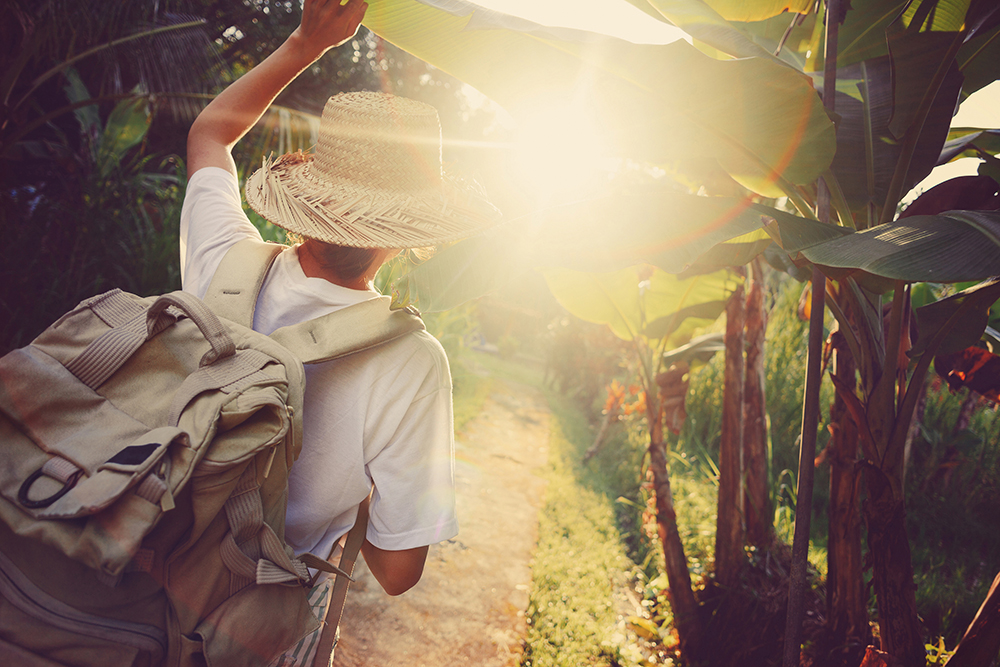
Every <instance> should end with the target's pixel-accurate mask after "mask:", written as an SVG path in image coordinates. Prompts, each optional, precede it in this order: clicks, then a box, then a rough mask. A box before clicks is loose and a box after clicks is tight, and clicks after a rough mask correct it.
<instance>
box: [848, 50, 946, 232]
mask: <svg viewBox="0 0 1000 667" xmlns="http://www.w3.org/2000/svg"><path fill="white" fill-rule="evenodd" d="M900 57H902V56H900ZM907 67H912V72H913V73H914V74H913V75H906V76H903V77H896V78H895V79H894V76H893V73H894V72H895V71H898V70H899V69H900V68H903V69H905V68H907ZM921 76H922V77H924V78H925V79H926V78H927V77H928V76H929V73H928V72H927V70H926V67H925V66H924V65H921V64H919V63H911V62H907V61H905V60H904V61H902V62H897V63H896V69H895V70H894V69H892V68H891V66H890V62H889V59H888V58H878V59H875V60H870V61H865V62H864V63H862V64H861V65H859V66H852V67H848V68H842V69H841V70H840V71H838V80H839V79H841V78H843V79H846V80H858V81H859V83H858V88H859V90H860V91H861V92H862V94H863V99H862V100H860V101H859V100H856V99H852V98H851V97H849V96H844V95H838V96H837V113H838V114H839V115H840V117H841V119H840V123H839V124H838V127H837V155H836V156H835V157H834V160H833V164H832V166H831V170H832V171H833V173H834V174H835V175H836V177H837V181H838V182H839V183H840V186H841V189H842V191H843V193H844V197H845V198H846V200H847V203H848V205H849V206H850V208H851V210H852V211H861V210H864V209H865V207H866V206H868V204H874V205H875V206H876V207H877V208H878V209H879V210H881V209H882V207H883V206H885V204H886V197H887V196H888V190H889V184H890V182H891V180H892V177H893V174H894V172H895V170H896V166H897V163H898V161H899V160H900V157H901V145H900V141H899V137H898V136H896V135H894V134H893V132H892V131H891V130H890V125H891V122H892V121H895V120H898V119H901V118H903V117H904V116H905V117H906V118H909V119H910V120H912V117H913V113H914V112H915V111H916V108H917V107H918V106H919V104H920V102H921V100H922V98H921V97H919V95H921V94H922V92H923V90H922V89H920V90H916V91H915V90H914V88H915V87H914V86H912V85H911V86H909V87H908V88H906V90H908V91H910V92H909V93H907V94H905V95H904V92H903V91H901V90H899V88H895V89H896V94H895V95H894V94H893V91H894V86H898V87H904V86H903V83H902V82H900V81H898V79H902V80H903V81H911V82H912V81H914V80H915V78H916V79H918V78H919V77H921ZM959 82H960V78H955V77H954V76H953V77H952V78H949V79H947V80H946V83H945V85H943V86H942V88H941V90H940V91H939V93H938V95H937V97H936V98H935V100H934V103H933V105H932V107H931V111H930V113H929V114H928V117H927V120H926V121H925V122H924V126H923V131H922V132H921V134H920V136H919V138H918V141H917V145H916V148H915V150H914V154H913V157H912V158H911V160H910V165H909V170H908V171H907V175H906V178H905V181H904V185H903V189H904V191H908V190H909V189H910V188H912V187H913V186H914V185H916V184H917V183H919V182H920V181H921V180H922V179H923V178H925V177H926V176H927V174H929V173H930V172H931V170H932V169H933V168H934V166H935V165H936V164H937V163H938V160H939V158H940V154H941V145H942V143H943V142H944V141H945V138H946V136H947V132H948V126H949V124H950V123H951V117H952V112H953V110H954V107H955V97H956V96H957V94H958V85H959ZM922 83H923V85H924V86H925V87H926V81H923V82H922ZM916 88H919V86H916ZM914 95H918V97H914ZM860 226H862V227H863V226H866V225H860Z"/></svg>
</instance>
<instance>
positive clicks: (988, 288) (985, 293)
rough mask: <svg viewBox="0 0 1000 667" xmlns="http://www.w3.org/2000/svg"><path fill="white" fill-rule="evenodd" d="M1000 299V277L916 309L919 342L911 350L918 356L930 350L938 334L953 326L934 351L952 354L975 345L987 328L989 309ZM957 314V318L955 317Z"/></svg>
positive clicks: (937, 353)
mask: <svg viewBox="0 0 1000 667" xmlns="http://www.w3.org/2000/svg"><path fill="white" fill-rule="evenodd" d="M997 299H1000V278H992V279H990V280H987V281H984V282H982V283H980V284H978V285H976V286H974V287H970V288H968V289H966V290H963V291H961V292H959V293H958V294H955V295H953V296H950V297H948V298H947V299H942V300H941V301H936V302H934V303H931V304H928V305H926V306H923V307H922V308H917V310H916V315H917V331H918V336H917V342H916V344H915V345H914V346H913V349H912V350H911V352H910V355H911V356H912V357H917V356H919V355H921V354H923V353H924V352H926V351H927V350H928V345H930V344H931V342H932V341H933V339H934V337H935V335H937V334H938V332H940V331H941V330H942V329H944V328H946V327H948V326H949V323H950V326H951V329H950V330H949V331H947V333H946V334H945V337H944V338H943V340H942V342H941V344H940V346H939V347H938V348H937V349H936V350H932V351H931V352H932V353H933V354H934V355H935V356H937V355H947V354H953V353H955V352H958V351H960V350H964V349H965V348H967V347H971V346H972V345H975V344H976V342H977V341H979V339H980V338H981V337H982V335H983V332H984V331H985V330H986V325H987V323H988V319H989V309H990V306H992V305H993V303H994V302H996V301H997ZM956 315H958V317H956Z"/></svg>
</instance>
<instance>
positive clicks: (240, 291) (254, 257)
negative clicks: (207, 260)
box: [203, 238, 284, 328]
mask: <svg viewBox="0 0 1000 667" xmlns="http://www.w3.org/2000/svg"><path fill="white" fill-rule="evenodd" d="M283 249H284V246H282V245H279V244H277V243H267V242H265V241H260V240H258V239H254V238H245V239H243V240H242V241H237V242H236V244H235V245H234V246H233V247H232V248H230V249H229V250H228V251H226V254H225V256H224V257H223V258H222V263H221V264H219V268H218V269H216V271H215V275H214V276H212V282H211V283H210V284H209V286H208V292H207V293H206V294H205V298H204V299H203V301H204V302H205V303H206V304H207V305H208V307H209V308H211V309H212V310H213V311H214V312H215V314H216V315H219V316H221V317H224V318H226V319H227V320H230V321H232V322H236V323H237V324H242V325H243V326H245V327H248V328H250V327H252V326H253V313H254V310H255V309H256V307H257V296H258V295H259V294H260V288H261V287H262V286H263V285H264V278H265V277H266V276H267V272H268V271H270V270H271V265H272V264H274V260H275V259H276V258H277V257H278V255H279V254H280V253H281V251H282V250H283Z"/></svg>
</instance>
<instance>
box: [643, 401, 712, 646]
mask: <svg viewBox="0 0 1000 667" xmlns="http://www.w3.org/2000/svg"><path fill="white" fill-rule="evenodd" d="M646 417H647V420H648V422H649V467H650V469H651V470H652V471H653V490H654V493H655V495H656V529H657V532H658V533H659V536H660V543H661V544H662V545H663V558H664V569H665V571H666V573H667V585H668V586H669V588H670V604H671V606H672V608H673V612H674V627H675V628H677V637H678V640H679V641H680V647H681V652H682V653H683V654H684V655H685V657H687V658H689V659H695V658H696V657H697V656H698V655H699V654H700V651H701V646H702V645H703V644H702V641H703V636H704V633H703V631H702V624H701V618H700V617H699V615H698V601H697V600H696V599H695V596H694V591H693V590H692V589H691V574H690V572H689V571H688V563H687V556H686V555H685V554H684V545H683V544H682V543H681V536H680V533H679V532H678V531H677V513H676V512H675V511H674V500H673V495H672V494H671V491H670V473H669V471H668V469H667V448H666V445H665V443H664V441H663V422H662V420H661V415H660V401H659V397H658V396H655V395H654V394H653V392H647V394H646Z"/></svg>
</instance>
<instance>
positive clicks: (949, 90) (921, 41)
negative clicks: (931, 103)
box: [889, 31, 962, 142]
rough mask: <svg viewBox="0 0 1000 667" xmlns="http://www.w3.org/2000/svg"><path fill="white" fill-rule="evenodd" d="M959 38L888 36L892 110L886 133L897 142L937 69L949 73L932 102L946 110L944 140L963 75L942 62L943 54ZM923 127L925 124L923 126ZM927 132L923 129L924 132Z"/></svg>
mask: <svg viewBox="0 0 1000 667" xmlns="http://www.w3.org/2000/svg"><path fill="white" fill-rule="evenodd" d="M958 37H959V36H958V35H957V33H952V32H922V33H917V34H912V33H909V32H902V33H900V32H896V31H892V32H890V35H889V55H890V60H891V62H892V90H893V93H894V94H893V110H892V120H891V121H890V122H889V131H890V132H891V133H892V135H893V136H895V137H896V138H897V139H902V137H903V135H904V134H905V133H906V131H907V129H908V128H909V127H910V125H911V124H912V123H913V121H914V118H915V117H916V113H917V109H918V107H919V106H920V104H921V102H923V100H924V98H925V97H927V96H929V95H931V93H932V92H933V91H930V89H929V86H930V84H931V81H932V80H933V78H934V74H935V72H936V71H937V70H938V69H945V68H947V69H949V73H948V75H947V77H948V78H947V79H946V82H945V83H944V84H942V86H941V89H940V90H939V91H937V95H936V97H935V98H934V99H935V103H936V104H937V105H939V106H945V107H947V108H946V111H947V116H946V118H947V121H946V122H944V123H943V128H942V129H941V130H940V131H941V134H942V137H941V141H942V142H943V141H944V137H945V136H946V135H947V133H948V127H949V125H951V114H952V113H953V112H954V109H955V104H956V103H957V101H958V93H959V91H960V90H961V88H962V75H961V73H960V72H959V70H958V64H957V63H955V62H942V54H944V53H946V52H947V51H948V47H949V46H950V45H951V43H952V42H953V41H955V39H957V38H958ZM925 127H926V124H925ZM924 131H926V129H925V130H924Z"/></svg>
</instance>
